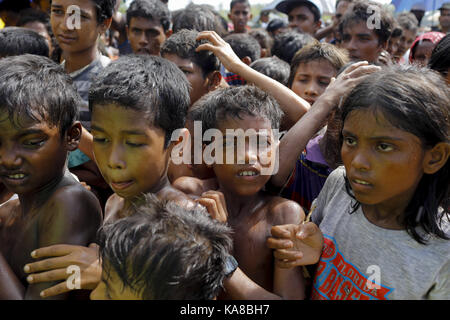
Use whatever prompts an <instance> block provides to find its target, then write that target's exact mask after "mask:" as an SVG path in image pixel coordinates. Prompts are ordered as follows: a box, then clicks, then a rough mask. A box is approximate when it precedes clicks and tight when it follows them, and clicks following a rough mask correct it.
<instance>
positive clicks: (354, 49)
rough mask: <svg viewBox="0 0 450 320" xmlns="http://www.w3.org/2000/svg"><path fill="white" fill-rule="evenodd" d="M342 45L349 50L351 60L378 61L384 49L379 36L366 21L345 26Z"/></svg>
mask: <svg viewBox="0 0 450 320" xmlns="http://www.w3.org/2000/svg"><path fill="white" fill-rule="evenodd" d="M341 47H342V48H344V49H347V50H348V53H349V56H350V59H351V60H354V61H364V60H365V61H368V62H370V63H373V62H376V61H377V60H378V56H379V55H380V53H381V51H382V50H383V45H382V44H380V43H379V39H378V36H377V35H376V33H375V32H374V31H373V30H370V29H369V28H367V24H366V23H365V22H364V21H358V22H355V23H353V24H350V25H348V26H347V27H345V28H344V30H343V34H342V43H341Z"/></svg>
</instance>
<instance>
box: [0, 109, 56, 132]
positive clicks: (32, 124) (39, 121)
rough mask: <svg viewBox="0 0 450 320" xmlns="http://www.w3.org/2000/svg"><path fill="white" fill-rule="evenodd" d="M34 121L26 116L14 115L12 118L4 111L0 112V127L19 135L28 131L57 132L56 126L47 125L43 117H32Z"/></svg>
mask: <svg viewBox="0 0 450 320" xmlns="http://www.w3.org/2000/svg"><path fill="white" fill-rule="evenodd" d="M33 116H34V117H35V119H33V118H32V117H30V116H28V115H18V114H14V115H12V117H11V116H10V115H9V114H8V113H7V112H5V111H2V112H0V127H1V128H8V129H9V130H13V131H15V132H16V133H18V134H20V133H23V132H29V131H36V132H38V131H43V132H52V131H59V129H58V127H57V126H54V125H52V124H51V123H49V122H48V121H47V120H46V119H45V117H41V116H39V115H33Z"/></svg>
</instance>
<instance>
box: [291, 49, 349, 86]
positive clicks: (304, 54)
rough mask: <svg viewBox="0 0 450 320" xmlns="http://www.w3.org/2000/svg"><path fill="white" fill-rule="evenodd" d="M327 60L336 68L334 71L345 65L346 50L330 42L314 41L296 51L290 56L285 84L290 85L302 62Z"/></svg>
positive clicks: (346, 60)
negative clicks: (287, 78) (288, 71)
mask: <svg viewBox="0 0 450 320" xmlns="http://www.w3.org/2000/svg"><path fill="white" fill-rule="evenodd" d="M320 60H323V61H327V62H329V63H330V64H331V66H332V67H333V68H334V69H336V73H337V72H338V71H339V70H341V68H342V67H343V66H345V65H346V64H347V63H348V61H349V58H348V54H347V51H345V50H343V49H340V48H338V47H336V46H334V45H332V44H330V43H326V42H314V43H311V44H309V45H307V46H304V47H303V48H302V49H300V50H299V51H297V53H296V54H295V56H294V57H293V58H292V61H291V65H290V70H291V71H290V75H289V80H288V83H287V86H288V87H289V88H291V87H292V83H293V82H294V78H295V74H296V73H297V69H298V67H299V66H300V64H302V63H305V64H306V63H308V62H310V61H320Z"/></svg>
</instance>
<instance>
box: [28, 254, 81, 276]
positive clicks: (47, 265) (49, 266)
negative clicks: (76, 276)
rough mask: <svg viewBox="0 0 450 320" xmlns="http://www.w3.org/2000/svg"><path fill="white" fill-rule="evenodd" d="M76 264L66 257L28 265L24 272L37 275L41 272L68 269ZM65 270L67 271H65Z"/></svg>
mask: <svg viewBox="0 0 450 320" xmlns="http://www.w3.org/2000/svg"><path fill="white" fill-rule="evenodd" d="M72 264H74V263H73V261H69V260H68V259H67V257H66V256H63V257H57V258H49V259H45V260H42V261H37V262H33V263H28V264H26V265H25V266H24V268H23V270H24V271H25V272H26V273H35V272H41V271H48V270H54V269H59V268H67V267H68V266H70V265H72ZM64 270H65V269H64Z"/></svg>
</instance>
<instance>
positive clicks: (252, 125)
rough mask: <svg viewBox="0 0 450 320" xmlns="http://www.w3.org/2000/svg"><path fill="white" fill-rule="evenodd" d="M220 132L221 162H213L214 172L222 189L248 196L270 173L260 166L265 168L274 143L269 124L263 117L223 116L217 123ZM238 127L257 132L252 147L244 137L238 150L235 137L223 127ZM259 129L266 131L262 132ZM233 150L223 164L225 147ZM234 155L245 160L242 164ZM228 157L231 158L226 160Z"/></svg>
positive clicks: (255, 191) (268, 165) (259, 188)
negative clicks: (231, 157)
mask: <svg viewBox="0 0 450 320" xmlns="http://www.w3.org/2000/svg"><path fill="white" fill-rule="evenodd" d="M218 129H219V130H220V131H221V132H222V134H223V146H224V148H223V163H224V164H214V165H213V169H214V173H215V175H216V177H217V180H218V181H219V184H220V185H221V187H222V188H224V189H226V190H229V191H231V192H233V193H235V194H238V195H240V196H252V195H254V194H256V193H258V192H259V191H260V190H261V189H262V187H263V186H264V185H265V184H266V183H267V181H268V180H269V179H270V177H271V176H270V175H267V174H264V168H266V169H267V168H269V167H270V166H271V165H272V163H271V162H270V163H268V161H267V158H270V156H271V152H274V151H273V150H270V148H271V147H272V146H273V145H274V143H275V142H274V137H273V132H272V128H271V123H270V121H269V120H268V119H266V118H261V117H253V116H249V115H242V119H238V118H236V119H235V118H231V117H227V118H226V119H224V120H223V121H221V122H220V123H219V125H218ZM227 129H232V130H237V129H242V130H243V131H244V132H246V131H247V130H248V129H253V130H255V132H256V135H257V142H256V146H254V145H251V143H250V141H251V139H249V138H248V137H246V138H245V151H244V150H240V148H239V146H238V143H237V142H236V140H237V139H235V138H234V136H233V135H227V134H226V133H227V132H226V130H227ZM263 130H266V132H265V133H264V132H263ZM230 148H233V149H231V150H232V151H233V150H234V153H231V155H232V156H233V155H234V159H232V161H230V162H232V163H230V164H227V162H228V161H227V159H226V153H227V149H230ZM238 157H242V159H243V160H245V164H238ZM230 160H231V159H230Z"/></svg>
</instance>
